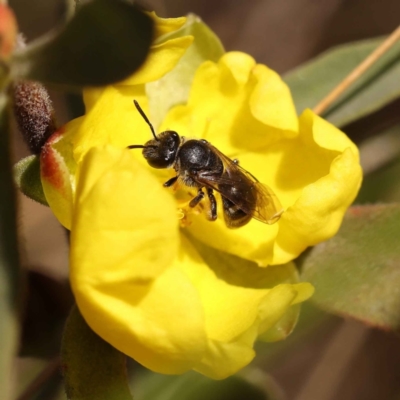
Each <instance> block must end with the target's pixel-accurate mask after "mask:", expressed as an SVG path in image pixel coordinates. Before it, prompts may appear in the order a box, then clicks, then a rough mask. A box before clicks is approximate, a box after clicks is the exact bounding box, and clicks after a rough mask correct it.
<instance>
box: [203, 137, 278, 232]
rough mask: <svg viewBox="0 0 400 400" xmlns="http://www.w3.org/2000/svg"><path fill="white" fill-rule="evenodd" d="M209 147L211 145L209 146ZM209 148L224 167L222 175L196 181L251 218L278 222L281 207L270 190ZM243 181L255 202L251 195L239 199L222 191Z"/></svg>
mask: <svg viewBox="0 0 400 400" xmlns="http://www.w3.org/2000/svg"><path fill="white" fill-rule="evenodd" d="M209 146H211V145H210V144H209ZM211 147H212V148H213V151H215V152H216V153H217V154H218V156H219V157H220V159H221V161H222V163H223V165H224V173H223V174H222V176H215V175H201V176H199V177H198V181H199V182H200V183H203V184H204V185H206V186H209V187H210V188H212V189H214V190H216V191H217V192H219V193H220V194H221V195H222V196H224V197H226V198H227V199H228V200H230V201H232V202H233V203H234V204H235V205H237V206H238V207H240V209H242V210H243V211H244V212H245V213H247V214H251V215H252V217H253V218H255V219H257V220H259V221H261V222H264V223H266V224H269V225H271V224H273V223H275V222H276V221H278V219H279V218H280V216H281V215H282V213H283V207H282V205H281V203H280V201H279V200H278V198H277V196H276V195H275V193H274V192H273V191H272V189H270V188H269V187H268V186H266V185H263V184H262V183H261V182H259V181H258V180H257V178H255V177H254V176H253V175H252V174H251V173H250V172H248V171H246V170H245V169H244V168H242V167H240V166H239V165H238V164H236V163H235V162H233V161H232V160H231V159H230V158H229V157H227V156H226V155H225V154H223V153H221V152H220V151H219V150H218V149H217V148H215V147H214V146H211ZM244 179H245V180H247V184H248V185H250V186H251V190H252V192H253V193H254V192H256V201H255V202H254V197H253V195H251V196H246V193H243V195H242V196H240V199H239V198H238V196H232V194H231V193H232V191H227V190H225V189H223V188H226V187H240V186H242V185H243V180H244Z"/></svg>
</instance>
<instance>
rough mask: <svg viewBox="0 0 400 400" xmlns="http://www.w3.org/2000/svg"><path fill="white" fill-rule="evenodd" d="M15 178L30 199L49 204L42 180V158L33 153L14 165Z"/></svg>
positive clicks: (45, 204)
mask: <svg viewBox="0 0 400 400" xmlns="http://www.w3.org/2000/svg"><path fill="white" fill-rule="evenodd" d="M14 179H15V182H16V184H17V186H18V187H19V189H20V190H21V192H22V193H23V194H24V195H25V196H28V197H29V198H30V199H32V200H35V201H37V202H38V203H40V204H43V205H44V206H48V203H47V200H46V197H45V195H44V192H43V187H42V181H41V180H40V158H39V157H38V156H35V155H32V156H28V157H25V158H23V159H22V160H20V161H18V162H17V164H15V165H14Z"/></svg>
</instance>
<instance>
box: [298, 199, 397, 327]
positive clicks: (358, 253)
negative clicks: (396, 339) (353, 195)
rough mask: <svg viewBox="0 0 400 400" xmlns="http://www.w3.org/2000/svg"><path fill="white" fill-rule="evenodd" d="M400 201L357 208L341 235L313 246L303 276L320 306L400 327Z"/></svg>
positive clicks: (374, 324)
mask: <svg viewBox="0 0 400 400" xmlns="http://www.w3.org/2000/svg"><path fill="white" fill-rule="evenodd" d="M399 240H400V204H392V205H371V206H355V207H352V208H351V209H350V210H349V211H348V213H347V214H346V216H345V219H344V221H343V225H342V227H341V228H340V230H339V232H338V234H337V235H336V236H335V237H333V238H332V239H330V240H329V241H327V242H325V243H322V244H319V245H318V246H316V247H314V248H313V249H311V251H310V252H309V254H308V255H307V256H306V257H305V259H304V260H303V269H302V274H301V277H302V279H303V280H304V281H307V282H311V283H312V284H313V285H314V286H315V294H314V296H313V297H312V299H311V301H313V302H314V303H315V304H316V305H317V306H319V307H321V308H322V309H324V310H326V311H329V312H332V313H334V314H339V315H345V316H351V317H353V318H356V319H358V320H361V321H364V322H365V323H367V324H368V325H373V326H377V327H381V328H384V329H391V330H399V328H400V294H399V287H400V273H399V265H400V245H399V243H400V241H399Z"/></svg>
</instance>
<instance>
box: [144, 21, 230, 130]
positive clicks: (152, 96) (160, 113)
mask: <svg viewBox="0 0 400 400" xmlns="http://www.w3.org/2000/svg"><path fill="white" fill-rule="evenodd" d="M188 35H191V36H193V37H194V41H193V43H192V44H191V45H190V47H189V48H188V49H187V51H186V53H185V54H184V55H183V57H182V58H181V59H180V60H179V62H178V64H177V65H176V66H175V68H174V69H173V70H172V71H170V72H169V73H167V74H166V75H165V76H163V77H162V78H161V79H159V80H158V81H156V82H151V83H148V84H147V85H146V93H147V96H148V98H149V107H150V115H151V120H152V123H153V124H154V126H155V127H158V126H159V125H160V123H161V121H162V120H163V119H164V116H165V114H166V113H167V112H168V110H169V109H170V108H171V107H172V106H174V105H177V104H182V103H184V102H186V101H187V99H188V97H189V91H190V87H191V85H192V81H193V78H194V74H195V72H196V69H197V68H198V67H199V66H200V64H202V63H203V61H205V60H210V61H215V62H216V61H218V60H219V58H220V57H221V56H222V55H223V54H224V52H225V51H224V48H223V46H222V44H221V42H220V40H219V39H218V37H217V36H216V35H215V34H214V32H213V31H212V30H211V29H210V28H209V27H208V26H207V25H206V24H205V23H204V22H203V21H202V20H201V19H200V18H199V17H198V16H197V15H194V14H189V15H188V16H187V20H186V23H185V25H183V26H182V28H180V29H179V30H177V31H175V32H172V33H170V34H167V35H164V36H162V37H161V38H160V40H162V41H165V40H167V39H174V38H177V37H182V36H188Z"/></svg>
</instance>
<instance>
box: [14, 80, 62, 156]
mask: <svg viewBox="0 0 400 400" xmlns="http://www.w3.org/2000/svg"><path fill="white" fill-rule="evenodd" d="M13 98H14V113H15V117H16V121H17V124H18V127H19V129H20V131H21V133H22V135H23V137H24V139H25V141H26V142H27V144H28V146H29V149H30V150H31V152H32V153H34V154H39V153H40V151H41V149H42V147H43V145H44V144H45V142H46V140H47V139H48V138H49V137H50V136H51V135H52V134H53V133H54V132H55V130H56V124H55V119H54V109H53V105H52V103H51V100H50V96H49V94H48V93H47V90H46V89H45V87H44V86H43V85H41V84H40V83H38V82H30V81H19V82H16V83H15V84H14V87H13Z"/></svg>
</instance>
